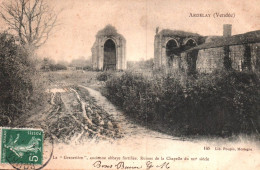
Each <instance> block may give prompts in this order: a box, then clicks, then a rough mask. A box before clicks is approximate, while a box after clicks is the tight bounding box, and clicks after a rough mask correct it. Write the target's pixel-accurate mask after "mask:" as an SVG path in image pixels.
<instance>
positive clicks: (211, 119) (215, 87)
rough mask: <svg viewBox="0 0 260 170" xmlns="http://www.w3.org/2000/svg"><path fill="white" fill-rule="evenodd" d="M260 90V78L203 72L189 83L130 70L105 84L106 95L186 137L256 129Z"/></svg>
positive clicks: (127, 109) (131, 111) (139, 116)
mask: <svg viewBox="0 0 260 170" xmlns="http://www.w3.org/2000/svg"><path fill="white" fill-rule="evenodd" d="M158 75H159V74H158ZM259 89H260V88H259V76H257V75H256V74H253V73H241V72H220V73H213V74H211V75H198V76H197V77H196V78H194V77H188V78H187V79H186V80H185V82H181V79H180V78H178V77H173V76H171V75H161V76H153V77H152V78H151V79H148V78H147V77H145V76H143V75H142V74H134V73H131V72H127V73H124V74H123V75H122V76H120V77H113V78H111V79H110V80H108V81H107V82H106V95H107V97H108V98H109V100H111V101H112V102H113V103H115V104H117V105H118V106H120V107H121V108H122V109H123V110H124V111H125V113H126V114H128V115H129V116H131V117H133V118H136V119H138V120H141V121H143V122H148V123H150V124H151V125H154V124H162V125H166V128H164V131H168V129H171V131H174V132H176V131H177V132H179V134H181V135H183V134H186V135H192V134H202V135H208V134H210V135H231V134H232V133H240V132H247V133H248V132H249V133H250V132H255V131H256V129H257V128H258V129H259V125H258V127H257V123H259V122H255V120H256V119H257V116H258V115H257V113H258V112H259V106H258V105H259V103H260V95H259V91H260V90H259Z"/></svg>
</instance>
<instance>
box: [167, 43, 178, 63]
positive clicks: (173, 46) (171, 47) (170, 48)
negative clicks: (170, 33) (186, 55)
mask: <svg viewBox="0 0 260 170" xmlns="http://www.w3.org/2000/svg"><path fill="white" fill-rule="evenodd" d="M177 49H178V43H177V41H176V40H175V39H170V40H169V41H168V42H167V43H166V57H167V64H168V66H172V63H173V58H174V55H177Z"/></svg>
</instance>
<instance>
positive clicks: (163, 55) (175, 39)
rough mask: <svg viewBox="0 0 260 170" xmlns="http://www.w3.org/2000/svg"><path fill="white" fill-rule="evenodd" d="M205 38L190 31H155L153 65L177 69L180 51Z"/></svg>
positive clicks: (200, 42) (157, 67)
mask: <svg viewBox="0 0 260 170" xmlns="http://www.w3.org/2000/svg"><path fill="white" fill-rule="evenodd" d="M204 41H205V38H204V37H202V36H200V35H199V34H194V33H190V32H184V31H177V30H169V29H164V30H161V31H160V32H158V28H157V31H156V35H155V39H154V67H155V69H159V68H165V69H168V68H174V69H178V68H179V67H181V66H180V64H181V63H180V62H181V53H182V52H184V51H186V50H188V49H190V48H192V47H195V46H197V45H200V44H202V43H204Z"/></svg>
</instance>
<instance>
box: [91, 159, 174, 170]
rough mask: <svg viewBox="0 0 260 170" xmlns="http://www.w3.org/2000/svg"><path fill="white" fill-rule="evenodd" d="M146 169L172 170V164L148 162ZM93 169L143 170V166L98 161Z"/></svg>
mask: <svg viewBox="0 0 260 170" xmlns="http://www.w3.org/2000/svg"><path fill="white" fill-rule="evenodd" d="M145 166H146V169H147V170H150V169H153V168H157V169H158V168H160V169H170V168H171V167H170V163H169V162H163V163H160V164H155V163H153V162H151V161H147V162H146V164H145ZM93 167H95V168H99V169H111V168H116V169H142V168H143V166H142V165H133V164H132V165H127V164H126V163H125V162H123V161H121V162H117V163H116V164H104V163H102V161H96V162H95V163H94V164H93Z"/></svg>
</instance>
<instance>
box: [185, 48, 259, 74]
mask: <svg viewBox="0 0 260 170" xmlns="http://www.w3.org/2000/svg"><path fill="white" fill-rule="evenodd" d="M247 50H248V52H247ZM228 56H229V58H230V60H231V67H232V69H234V70H237V71H246V70H252V71H260V65H259V64H260V43H252V44H243V45H232V46H229V54H228ZM182 57H186V59H185V60H188V58H187V54H186V53H184V54H182ZM192 57H194V56H192ZM224 57H225V51H224V47H218V48H209V49H201V50H199V51H198V56H197V59H196V61H195V62H196V63H195V65H196V70H197V72H199V73H212V72H213V71H216V70H224V69H227V68H226V66H225V64H224V62H225V59H224ZM182 64H183V65H184V67H185V68H186V70H187V69H188V68H189V67H191V63H188V62H186V63H185V62H183V63H182ZM193 64H194V63H193ZM185 65H187V66H185Z"/></svg>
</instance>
